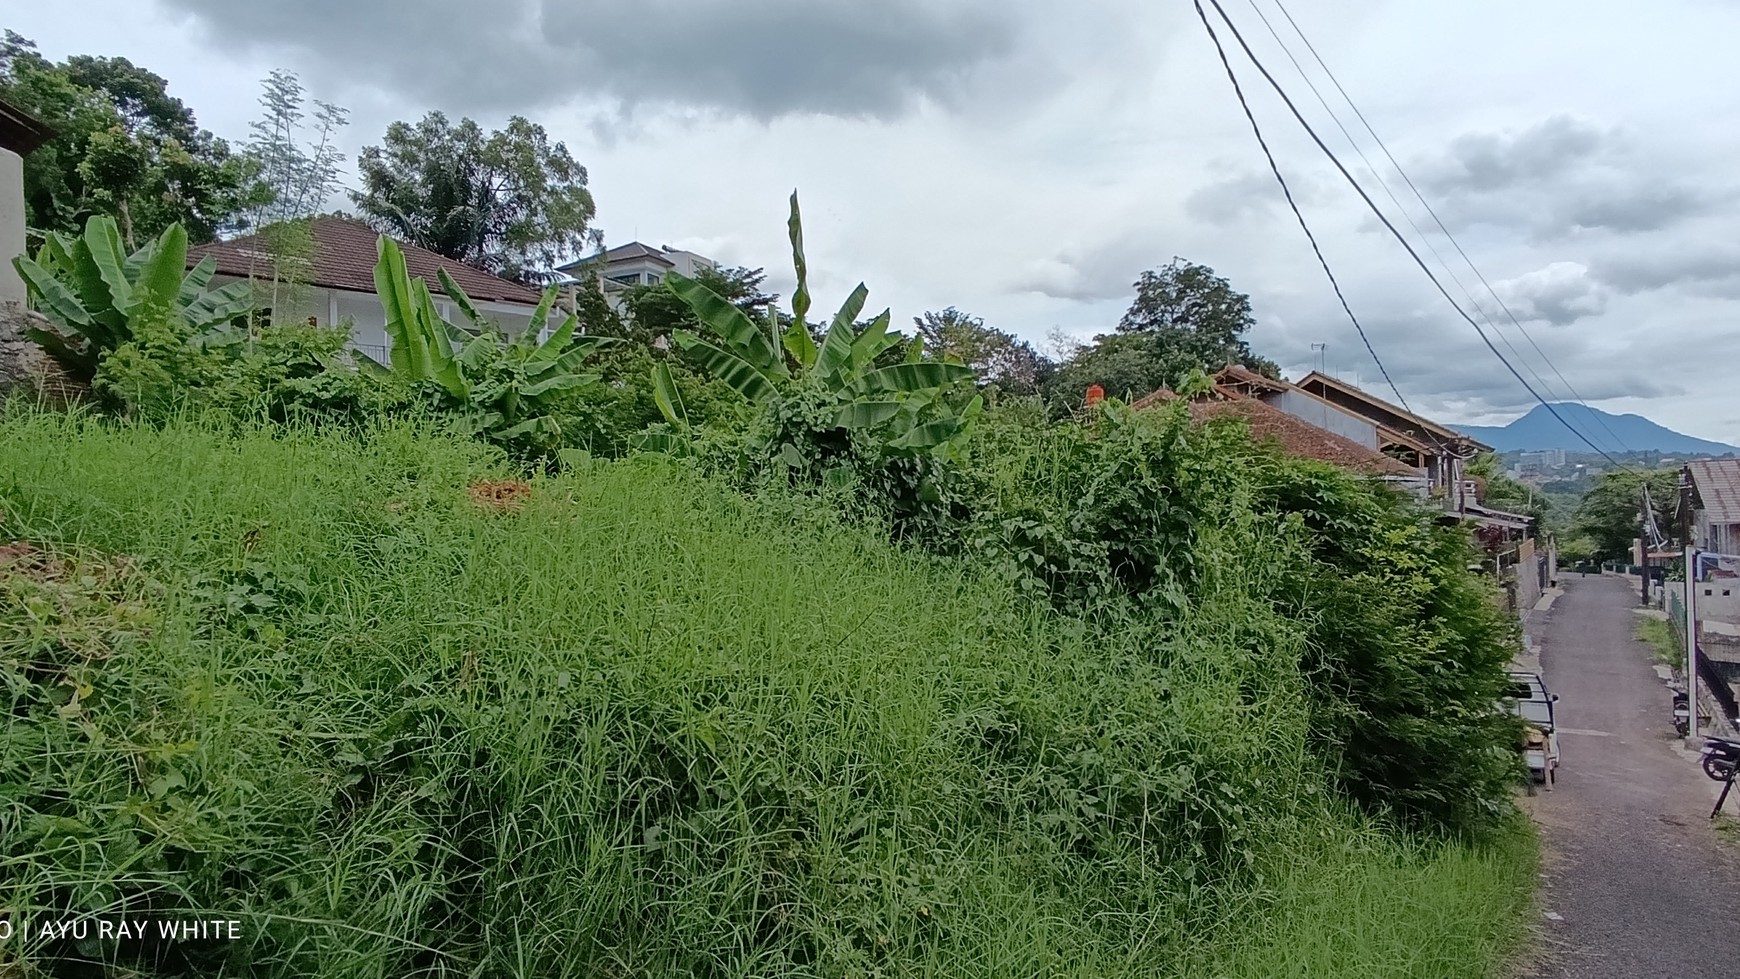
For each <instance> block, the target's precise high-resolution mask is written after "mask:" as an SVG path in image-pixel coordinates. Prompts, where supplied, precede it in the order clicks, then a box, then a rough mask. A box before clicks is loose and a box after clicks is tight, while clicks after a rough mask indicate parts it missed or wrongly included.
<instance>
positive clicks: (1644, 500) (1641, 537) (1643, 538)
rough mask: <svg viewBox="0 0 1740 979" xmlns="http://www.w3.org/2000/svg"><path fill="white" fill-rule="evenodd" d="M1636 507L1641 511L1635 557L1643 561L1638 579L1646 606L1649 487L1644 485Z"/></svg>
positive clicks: (1638, 519)
mask: <svg viewBox="0 0 1740 979" xmlns="http://www.w3.org/2000/svg"><path fill="white" fill-rule="evenodd" d="M1638 506H1639V507H1641V509H1639V510H1638V511H1637V543H1638V545H1639V546H1638V548H1637V556H1638V557H1639V558H1640V559H1642V561H1643V570H1642V573H1641V574H1639V575H1638V577H1639V579H1641V581H1642V587H1643V604H1645V605H1648V604H1649V546H1650V540H1649V486H1648V485H1647V484H1645V485H1644V487H1643V489H1642V492H1641V495H1640V498H1639V499H1638Z"/></svg>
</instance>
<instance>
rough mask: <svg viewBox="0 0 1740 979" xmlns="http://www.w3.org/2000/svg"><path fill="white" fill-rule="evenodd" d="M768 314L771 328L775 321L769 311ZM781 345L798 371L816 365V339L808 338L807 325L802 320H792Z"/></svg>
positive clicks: (808, 330) (808, 329)
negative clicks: (795, 364)
mask: <svg viewBox="0 0 1740 979" xmlns="http://www.w3.org/2000/svg"><path fill="white" fill-rule="evenodd" d="M769 313H770V315H769V317H768V325H769V326H773V325H774V323H775V320H774V318H773V314H772V311H771V310H770V311H769ZM782 345H783V346H784V347H785V352H786V353H788V354H791V358H792V359H793V360H795V361H797V364H798V367H799V368H800V369H802V370H809V369H810V368H812V367H814V366H815V365H816V350H817V348H816V338H815V337H812V336H810V328H809V325H808V324H806V323H804V322H803V321H802V320H792V321H791V325H790V326H788V327H786V328H785V336H784V338H783V341H782Z"/></svg>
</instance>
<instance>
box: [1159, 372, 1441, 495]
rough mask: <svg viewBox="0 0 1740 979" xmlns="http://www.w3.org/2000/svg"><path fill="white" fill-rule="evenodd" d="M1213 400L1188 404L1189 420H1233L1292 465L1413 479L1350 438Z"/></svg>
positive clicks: (1271, 411) (1410, 470)
mask: <svg viewBox="0 0 1740 979" xmlns="http://www.w3.org/2000/svg"><path fill="white" fill-rule="evenodd" d="M1215 393H1216V395H1217V399H1216V400H1211V401H1193V402H1191V404H1190V418H1191V420H1192V421H1195V422H1197V423H1199V424H1200V423H1205V422H1209V421H1215V420H1219V419H1224V418H1237V419H1241V420H1242V421H1244V422H1245V424H1246V426H1247V427H1249V428H1250V431H1251V438H1253V439H1255V440H1256V441H1258V442H1267V443H1272V444H1274V445H1276V446H1277V447H1278V448H1279V449H1280V450H1281V452H1282V453H1283V454H1285V455H1289V456H1293V457H1294V458H1297V459H1316V460H1317V461H1319V462H1327V463H1331V464H1333V465H1337V466H1340V467H1342V468H1343V469H1350V470H1352V471H1354V472H1358V473H1364V474H1366V475H1368V476H1418V475H1420V471H1419V470H1418V469H1415V468H1414V467H1412V466H1409V465H1407V464H1405V463H1403V462H1400V461H1398V460H1395V459H1392V458H1390V457H1389V456H1387V455H1384V454H1383V453H1382V452H1379V451H1377V450H1376V449H1368V448H1366V447H1365V446H1363V445H1360V444H1359V443H1358V442H1355V441H1354V440H1352V439H1350V438H1344V437H1343V436H1340V435H1337V434H1335V433H1334V432H1330V431H1326V430H1324V429H1321V428H1318V427H1317V426H1316V425H1313V424H1311V423H1310V422H1308V421H1305V420H1304V419H1302V418H1296V417H1294V416H1292V415H1289V414H1287V413H1286V412H1284V411H1282V410H1281V409H1279V408H1275V407H1272V406H1270V405H1266V404H1264V403H1263V402H1261V401H1258V400H1257V399H1255V398H1247V397H1243V396H1241V395H1239V394H1238V393H1237V392H1235V391H1233V390H1232V389H1230V388H1225V387H1217V388H1215ZM1177 397H1178V395H1177V394H1175V393H1173V392H1172V391H1170V390H1168V389H1166V388H1161V389H1160V390H1158V391H1155V392H1154V393H1153V394H1150V395H1148V396H1147V397H1145V398H1141V399H1139V400H1137V401H1135V402H1132V403H1131V405H1130V407H1132V408H1146V407H1148V406H1149V405H1155V404H1161V403H1163V402H1167V401H1172V400H1174V399H1176V398H1177Z"/></svg>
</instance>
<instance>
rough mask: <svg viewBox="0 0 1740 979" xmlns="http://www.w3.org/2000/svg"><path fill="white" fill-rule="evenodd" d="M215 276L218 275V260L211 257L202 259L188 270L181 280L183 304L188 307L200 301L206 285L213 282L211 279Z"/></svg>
mask: <svg viewBox="0 0 1740 979" xmlns="http://www.w3.org/2000/svg"><path fill="white" fill-rule="evenodd" d="M215 274H217V259H215V258H212V257H211V256H210V255H207V256H205V257H204V258H202V259H200V260H199V262H198V264H196V265H194V267H193V268H191V269H188V270H187V275H186V276H185V277H183V278H182V280H181V304H182V305H183V306H186V305H187V304H188V303H191V302H193V301H194V300H196V299H198V298H199V296H200V293H202V292H204V291H205V287H206V285H207V284H208V283H210V282H211V277H212V276H213V275H215Z"/></svg>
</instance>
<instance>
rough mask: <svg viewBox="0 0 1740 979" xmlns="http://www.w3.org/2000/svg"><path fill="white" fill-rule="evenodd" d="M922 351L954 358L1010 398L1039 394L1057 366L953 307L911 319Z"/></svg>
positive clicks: (1018, 339)
mask: <svg viewBox="0 0 1740 979" xmlns="http://www.w3.org/2000/svg"><path fill="white" fill-rule="evenodd" d="M912 322H913V324H914V325H915V326H917V327H918V337H919V339H921V340H923V341H924V349H925V350H927V351H929V352H930V353H931V354H932V355H934V356H937V357H954V358H957V359H958V360H960V362H961V363H963V364H965V365H967V366H968V367H970V368H972V369H973V373H974V374H976V375H978V378H979V381H980V382H981V383H984V384H995V385H997V387H998V388H1000V389H1002V390H1004V391H1007V392H1009V393H1010V394H1018V395H1027V394H1037V393H1039V388H1040V385H1041V384H1043V383H1044V382H1045V381H1046V380H1048V379H1049V378H1050V376H1051V374H1052V373H1053V372H1055V371H1056V369H1057V368H1056V365H1055V364H1053V363H1052V362H1051V361H1050V360H1049V359H1047V358H1046V357H1045V356H1044V355H1042V354H1040V353H1039V352H1038V351H1036V350H1034V349H1033V346H1032V345H1031V344H1029V343H1028V342H1027V341H1025V340H1022V339H1020V338H1019V337H1017V336H1015V335H1014V334H1012V333H1008V332H1005V331H1003V330H999V329H997V328H996V327H994V326H986V325H985V321H984V320H982V319H980V318H979V317H977V316H969V315H968V314H966V313H963V312H961V311H960V310H958V309H956V308H955V307H953V306H950V307H949V308H947V309H945V310H943V311H941V312H927V313H925V314H924V315H923V316H915V317H913V319H912Z"/></svg>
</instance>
